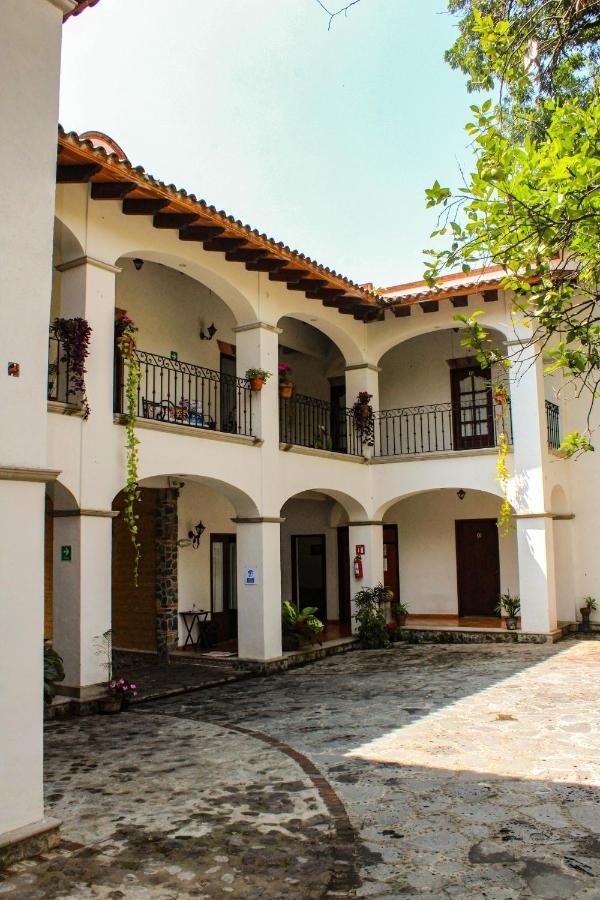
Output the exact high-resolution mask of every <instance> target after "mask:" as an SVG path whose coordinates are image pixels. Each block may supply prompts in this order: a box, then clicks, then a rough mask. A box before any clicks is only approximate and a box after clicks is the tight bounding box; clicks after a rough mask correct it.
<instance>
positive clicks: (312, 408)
mask: <svg viewBox="0 0 600 900" xmlns="http://www.w3.org/2000/svg"><path fill="white" fill-rule="evenodd" d="M279 439H280V441H281V442H282V443H284V444H294V445H295V446H298V447H312V448H313V449H315V450H329V451H331V452H335V453H347V454H349V455H351V456H362V453H363V437H362V434H361V432H360V430H359V429H358V428H357V425H356V422H355V420H354V414H353V411H352V410H351V409H347V408H346V407H345V406H335V405H334V404H332V403H330V402H329V401H328V400H319V399H318V398H317V397H308V396H306V395H304V394H293V395H292V397H291V398H290V399H289V400H287V399H283V398H280V400H279Z"/></svg>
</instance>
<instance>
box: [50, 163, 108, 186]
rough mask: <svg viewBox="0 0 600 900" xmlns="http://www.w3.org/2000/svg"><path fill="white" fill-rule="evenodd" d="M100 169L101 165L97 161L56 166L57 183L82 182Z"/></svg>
mask: <svg viewBox="0 0 600 900" xmlns="http://www.w3.org/2000/svg"><path fill="white" fill-rule="evenodd" d="M100 171H102V166H100V165H98V164H97V163H83V164H81V165H68V166H67V165H63V164H62V163H59V164H58V165H57V167H56V183H57V184H82V183H85V182H87V181H89V180H90V178H91V177H92V175H97V174H98V172H100Z"/></svg>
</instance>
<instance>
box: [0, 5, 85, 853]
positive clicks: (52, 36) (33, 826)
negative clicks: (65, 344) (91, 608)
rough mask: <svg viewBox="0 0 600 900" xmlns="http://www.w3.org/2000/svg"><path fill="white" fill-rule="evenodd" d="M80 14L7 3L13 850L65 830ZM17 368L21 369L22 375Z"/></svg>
mask: <svg viewBox="0 0 600 900" xmlns="http://www.w3.org/2000/svg"><path fill="white" fill-rule="evenodd" d="M74 5H75V4H74V3H73V2H68V0H3V2H2V4H1V5H0V120H1V121H2V122H4V123H7V127H10V134H9V135H5V139H4V140H3V141H2V142H0V166H1V168H2V171H3V172H5V173H8V174H7V177H6V178H5V179H4V181H3V185H2V216H1V217H0V257H1V258H2V265H1V266H0V297H1V298H2V300H1V302H0V409H2V441H1V442H0V532H1V533H2V541H1V542H0V584H1V585H2V600H1V602H0V837H1V838H2V839H3V841H4V842H7V843H17V842H21V841H24V840H26V839H27V837H28V836H30V835H31V834H32V833H33V832H37V833H42V832H44V831H48V828H49V827H51V828H53V829H55V828H56V827H57V823H56V822H54V821H53V822H51V823H50V822H44V821H43V816H44V805H43V796H42V728H43V701H42V647H43V637H44V629H43V618H44V617H43V613H44V481H45V480H46V479H50V478H52V477H56V475H57V474H58V473H54V474H52V473H50V472H47V471H46V470H45V467H46V465H47V462H46V431H47V411H46V405H47V380H48V325H49V319H50V293H51V278H52V234H53V222H54V194H55V180H56V135H57V130H56V127H57V121H58V89H59V73H60V46H61V35H62V16H63V13H64V12H66V11H68V10H71V9H73V7H74ZM8 123H10V125H8ZM9 363H17V364H18V366H19V376H18V377H13V376H12V375H9V373H8V369H9ZM48 840H49V839H48ZM41 846H43V844H42V845H41ZM23 852H26V849H25V848H24V851H23Z"/></svg>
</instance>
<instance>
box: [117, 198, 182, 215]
mask: <svg viewBox="0 0 600 900" xmlns="http://www.w3.org/2000/svg"><path fill="white" fill-rule="evenodd" d="M170 202H171V201H170V200H161V199H158V198H154V197H152V198H150V197H149V198H145V197H144V198H141V197H131V198H129V197H126V198H125V200H123V212H124V213H125V215H126V216H153V215H154V213H157V212H159V210H161V209H164V207H165V206H168V205H169V203H170Z"/></svg>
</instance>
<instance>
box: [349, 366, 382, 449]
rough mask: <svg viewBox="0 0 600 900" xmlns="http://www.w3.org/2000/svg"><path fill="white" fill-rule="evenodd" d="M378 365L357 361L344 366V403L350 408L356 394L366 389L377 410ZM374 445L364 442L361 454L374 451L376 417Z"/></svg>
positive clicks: (375, 432) (376, 437) (374, 436)
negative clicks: (370, 445) (355, 363)
mask: <svg viewBox="0 0 600 900" xmlns="http://www.w3.org/2000/svg"><path fill="white" fill-rule="evenodd" d="M380 371H381V370H380V369H379V366H374V365H372V364H371V363H358V364H357V365H349V366H346V369H345V372H346V405H347V406H348V407H349V408H351V407H352V406H353V405H354V403H355V402H356V399H357V397H358V394H359V393H360V392H361V391H368V393H369V394H372V397H373V399H372V400H371V406H372V407H373V411H374V412H375V413H377V412H378V410H379V372H380ZM373 440H374V445H373V447H369V446H367V445H366V444H365V445H363V454H364V456H367V457H371V456H373V454H374V452H375V447H376V446H377V440H378V434H377V419H375V423H374V434H373Z"/></svg>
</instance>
